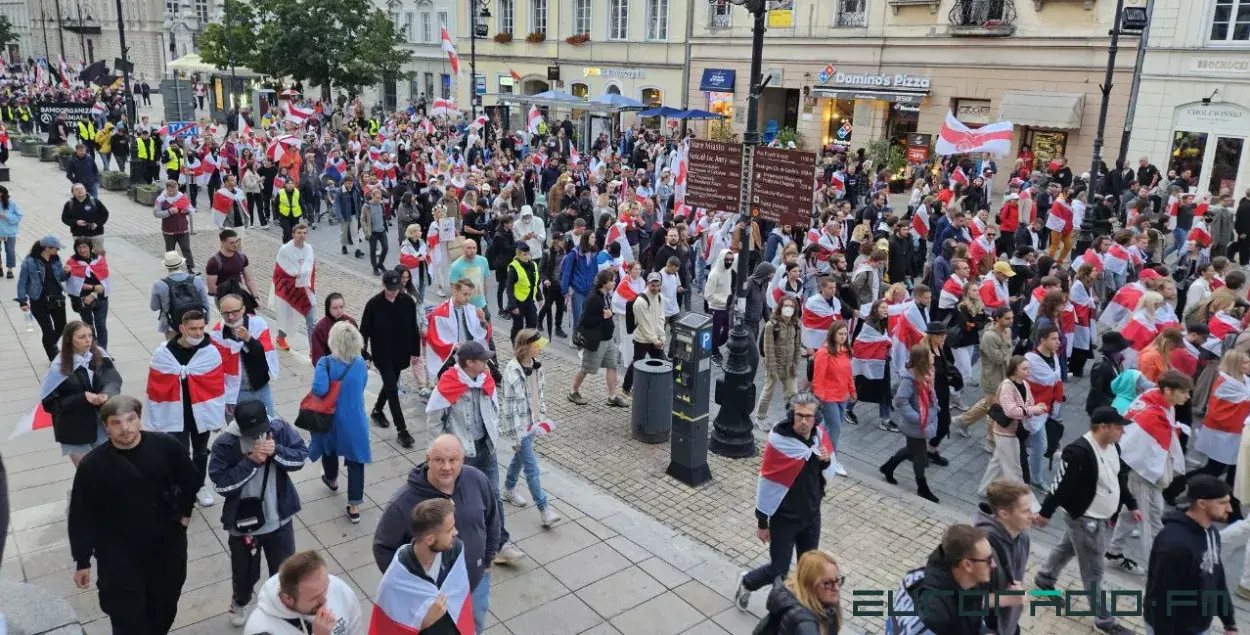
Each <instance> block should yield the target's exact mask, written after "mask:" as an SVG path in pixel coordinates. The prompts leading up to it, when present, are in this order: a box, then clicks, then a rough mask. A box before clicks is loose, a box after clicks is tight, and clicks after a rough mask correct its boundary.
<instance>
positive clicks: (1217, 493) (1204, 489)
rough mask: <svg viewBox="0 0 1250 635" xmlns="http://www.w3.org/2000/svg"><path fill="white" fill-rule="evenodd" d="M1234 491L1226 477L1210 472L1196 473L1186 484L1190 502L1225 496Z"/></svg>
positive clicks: (1186, 496) (1186, 492) (1186, 494)
mask: <svg viewBox="0 0 1250 635" xmlns="http://www.w3.org/2000/svg"><path fill="white" fill-rule="evenodd" d="M1232 493H1233V488H1231V487H1229V486H1228V483H1225V482H1224V479H1221V478H1216V477H1214V476H1211V475H1210V474H1196V475H1194V476H1192V477H1190V478H1189V479H1188V480H1187V481H1186V485H1185V498H1188V499H1189V502H1190V503H1192V502H1194V501H1201V500H1212V499H1218V498H1224V497H1225V496H1229V495H1231V494H1232Z"/></svg>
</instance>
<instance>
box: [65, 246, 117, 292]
mask: <svg viewBox="0 0 1250 635" xmlns="http://www.w3.org/2000/svg"><path fill="white" fill-rule="evenodd" d="M65 268H66V269H68V270H69V279H68V280H66V281H65V292H66V293H68V294H70V295H72V296H80V295H82V287H83V285H84V284H86V283H87V278H88V277H90V276H95V277H96V280H99V281H100V284H101V285H102V286H103V287H104V295H105V296H107V295H109V293H110V292H111V291H112V282H110V281H109V264H108V261H107V260H105V259H104V256H96V257H95V259H94V260H92V261H91V262H84V261H82V260H79V259H78V258H76V257H70V258H69V260H66V261H65Z"/></svg>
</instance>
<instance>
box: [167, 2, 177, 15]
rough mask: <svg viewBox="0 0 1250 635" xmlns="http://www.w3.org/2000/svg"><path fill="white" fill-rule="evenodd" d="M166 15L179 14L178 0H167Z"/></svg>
mask: <svg viewBox="0 0 1250 635" xmlns="http://www.w3.org/2000/svg"><path fill="white" fill-rule="evenodd" d="M165 15H167V16H169V17H171V18H172V17H176V16H177V15H178V0H165Z"/></svg>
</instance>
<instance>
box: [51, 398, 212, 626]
mask: <svg viewBox="0 0 1250 635" xmlns="http://www.w3.org/2000/svg"><path fill="white" fill-rule="evenodd" d="M142 418H143V404H142V403H140V402H139V400H138V399H135V398H134V397H129V396H126V395H117V396H115V397H112V398H111V399H109V400H108V402H107V403H105V404H104V407H102V408H101V409H100V420H101V421H103V422H104V430H105V432H106V433H107V434H108V437H109V442H108V443H106V444H104V445H101V446H99V447H97V448H96V449H94V450H92V451H91V452H90V453H88V454H87V456H86V458H84V459H83V460H82V463H80V464H79V465H78V471H77V472H75V474H74V486H73V489H72V490H71V492H70V501H69V527H68V531H69V544H70V554H71V555H72V557H73V559H74V562H75V563H76V564H77V568H76V570H75V571H74V584H75V585H76V586H77V587H78V588H79V589H86V588H87V587H88V586H89V585H90V584H91V559H92V558H93V557H94V558H95V561H96V564H97V565H99V568H100V570H99V576H98V579H97V583H96V586H97V587H98V588H99V590H100V608H101V609H102V610H103V611H104V613H105V614H106V615H108V616H109V620H110V622H112V627H113V632H114V633H168V632H169V628H170V626H172V625H173V623H174V617H175V616H176V615H177V613H178V598H179V596H180V595H181V594H182V584H183V582H185V581H186V578H187V530H186V527H187V525H188V524H189V523H190V521H191V509H192V507H193V506H194V505H195V492H196V490H198V489H199V487H200V484H201V483H203V475H202V474H199V473H198V472H197V470H196V469H195V466H194V465H193V464H192V463H191V459H189V458H187V451H186V450H185V449H183V448H182V446H181V445H179V443H178V442H177V441H175V440H174V439H173V437H171V436H169V435H167V434H161V433H158V432H146V431H143V430H142V429H141V422H142Z"/></svg>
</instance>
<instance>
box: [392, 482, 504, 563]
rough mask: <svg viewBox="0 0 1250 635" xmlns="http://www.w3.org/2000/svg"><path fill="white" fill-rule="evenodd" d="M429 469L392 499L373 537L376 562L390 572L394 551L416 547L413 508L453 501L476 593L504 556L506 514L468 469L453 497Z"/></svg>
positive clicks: (488, 484)
mask: <svg viewBox="0 0 1250 635" xmlns="http://www.w3.org/2000/svg"><path fill="white" fill-rule="evenodd" d="M426 469H427V466H426V464H425V463H422V464H421V465H418V466H416V467H414V468H412V471H411V472H409V473H408V480H407V481H406V482H405V483H404V484H403V485H402V486H400V488H399V491H397V492H395V494H394V495H392V496H391V499H390V501H389V502H387V504H386V511H384V512H382V520H380V521H378V528H377V529H376V530H375V531H374V533H373V559H374V561H375V562H376V563H377V565H378V569H379V570H381V571H386V568H387V567H389V566H390V565H391V560H392V559H393V558H394V557H395V551H396V550H397V549H399V548H400V547H402V546H404V545H406V544H409V543H411V542H412V520H411V516H412V508H414V507H416V506H417V503H420V502H421V501H426V500H430V499H434V498H450V499H451V500H452V502H454V503H455V504H456V531H458V532H459V534H460V536H459V537H460V540H461V541H463V542H464V564H465V566H466V567H467V568H468V569H469V585H470V586H471V587H473V588H476V587H477V584H478V582H480V581H481V580H482V574H483V572H484V571H485V569H486V567H487V566H489V565H490V562H491V561H492V560H494V559H495V554H496V553H498V551H499V547H500V544H499V531H500V528H501V527H502V526H503V514H502V511H501V510H500V509H499V508H498V507H496V506H495V494H494V491H493V488H491V485H490V481H489V480H487V478H486V475H485V474H483V473H482V472H481V471H479V470H478V469H477V468H474V467H470V466H468V465H466V466H464V468H463V469H462V470H461V472H460V477H459V478H457V479H456V487H455V489H454V491H453V493H452V495H451V496H448V495H447V494H444V493H443V492H442V491H441V490H439V489H438V488H436V487H434V486H433V485H431V484H430V481H429V480H428V479H426V475H425V473H426Z"/></svg>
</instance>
